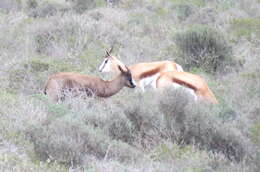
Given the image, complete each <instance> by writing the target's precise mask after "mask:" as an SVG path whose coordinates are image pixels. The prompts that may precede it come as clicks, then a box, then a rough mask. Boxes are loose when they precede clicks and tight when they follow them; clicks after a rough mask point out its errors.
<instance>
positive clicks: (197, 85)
mask: <svg viewBox="0 0 260 172" xmlns="http://www.w3.org/2000/svg"><path fill="white" fill-rule="evenodd" d="M167 86H173V87H174V88H179V87H183V88H184V89H185V90H186V91H188V93H190V94H191V95H193V96H194V98H195V100H196V99H197V98H202V99H204V100H206V101H209V102H211V103H213V104H217V103H218V101H217V99H216V97H215V95H214V94H213V92H212V91H211V90H210V88H209V87H208V84H207V83H206V81H205V80H204V79H203V78H202V77H201V76H199V75H195V74H192V73H188V72H164V73H162V74H161V75H160V76H159V77H158V78H157V80H156V87H155V89H163V88H165V87H167Z"/></svg>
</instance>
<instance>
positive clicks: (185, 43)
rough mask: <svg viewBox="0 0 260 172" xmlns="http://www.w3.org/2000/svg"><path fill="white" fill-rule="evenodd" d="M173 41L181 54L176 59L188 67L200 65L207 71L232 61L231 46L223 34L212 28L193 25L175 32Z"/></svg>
mask: <svg viewBox="0 0 260 172" xmlns="http://www.w3.org/2000/svg"><path fill="white" fill-rule="evenodd" d="M175 42H176V45H177V46H178V49H179V53H180V56H181V58H180V59H178V60H180V61H181V64H184V65H185V67H187V68H188V69H190V68H192V67H200V68H203V69H204V70H206V71H207V72H216V71H217V70H220V69H223V65H225V64H227V63H230V62H231V61H232V58H231V54H232V50H231V47H230V46H229V45H228V43H227V41H226V39H225V38H224V36H223V35H222V34H221V33H219V32H218V31H217V30H215V29H213V28H210V27H202V26H199V27H193V28H191V29H189V30H186V31H184V32H180V33H177V34H176V36H175Z"/></svg>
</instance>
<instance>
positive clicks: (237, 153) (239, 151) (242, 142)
mask: <svg viewBox="0 0 260 172" xmlns="http://www.w3.org/2000/svg"><path fill="white" fill-rule="evenodd" d="M159 106H160V108H161V111H162V112H163V113H164V116H165V120H166V121H165V122H166V125H167V132H168V133H169V135H170V136H171V139H172V141H173V142H177V143H185V144H191V143H195V144H198V145H199V146H200V147H202V148H207V149H209V150H211V151H217V152H222V153H224V154H225V155H226V156H227V157H228V158H230V159H235V160H237V161H241V160H243V159H244V158H245V157H247V156H249V152H248V150H249V147H250V146H249V142H248V139H247V138H245V137H244V136H243V135H242V133H241V132H240V131H239V130H238V129H237V128H235V127H231V126H229V125H228V124H225V123H223V121H221V120H220V119H219V118H218V110H217V109H216V107H215V108H214V106H212V107H211V106H209V105H206V104H203V103H202V102H200V104H197V103H196V102H192V101H190V98H189V97H187V95H186V94H185V93H183V92H180V90H166V91H165V92H164V93H163V94H162V96H161V97H159Z"/></svg>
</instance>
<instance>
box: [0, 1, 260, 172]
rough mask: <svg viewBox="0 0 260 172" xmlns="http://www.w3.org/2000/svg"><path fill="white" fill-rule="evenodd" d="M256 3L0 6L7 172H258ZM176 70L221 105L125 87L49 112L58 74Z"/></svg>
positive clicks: (3, 164)
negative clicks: (194, 77)
mask: <svg viewBox="0 0 260 172" xmlns="http://www.w3.org/2000/svg"><path fill="white" fill-rule="evenodd" d="M259 11H260V1H259V0H208V1H206V0H187V1H184V0H168V1H163V0H117V1H116V0H114V1H112V2H110V3H107V2H106V1H103V0H96V1H94V0H67V1H65V0H1V2H0V42H1V43H0V52H1V53H0V60H1V61H0V62H1V65H0V171H26V172H28V171H131V172H132V171H149V172H150V171H234V172H237V171H259V170H260V165H259V164H260V67H259V65H260V29H259V28H260V12H259ZM112 45H114V46H115V51H114V54H115V55H120V57H121V60H122V61H123V62H125V64H127V65H131V64H135V63H138V62H144V61H156V60H163V59H167V60H174V61H176V62H178V63H179V64H181V65H182V66H183V67H184V70H186V71H189V72H192V73H196V74H198V75H201V76H203V77H204V78H205V79H206V81H207V82H208V84H209V86H210V88H211V89H212V90H213V92H214V93H215V95H216V97H217V98H218V100H219V102H220V103H219V104H218V105H209V104H206V103H203V102H192V101H191V98H190V97H189V96H188V95H186V94H185V93H184V92H183V91H182V90H172V89H170V88H169V89H166V90H165V91H164V92H160V93H155V92H154V91H147V92H145V93H142V92H140V91H139V90H138V89H136V90H130V89H127V88H124V89H123V90H121V91H120V92H119V93H118V94H117V95H115V96H113V97H111V98H108V99H104V100H101V99H93V98H90V99H88V100H81V99H79V98H73V99H68V100H66V101H65V102H64V103H61V104H53V103H51V102H50V101H49V100H48V98H47V97H46V96H44V95H43V94H42V93H41V92H42V88H43V85H44V82H45V81H46V80H47V78H48V76H49V75H51V74H53V73H55V72H61V71H71V72H79V73H84V74H91V75H97V76H100V77H102V78H106V79H108V78H111V76H104V75H101V74H100V73H98V72H97V67H98V65H99V64H100V63H101V61H102V60H103V57H104V55H105V49H106V48H107V49H109V48H110V47H111V46H112Z"/></svg>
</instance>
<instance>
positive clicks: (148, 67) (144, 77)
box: [99, 47, 183, 91]
mask: <svg viewBox="0 0 260 172" xmlns="http://www.w3.org/2000/svg"><path fill="white" fill-rule="evenodd" d="M112 50H113V47H112V48H111V50H110V51H106V56H105V59H104V60H103V62H102V63H101V65H100V66H99V71H100V72H103V73H106V72H114V73H117V72H119V70H118V67H117V66H121V67H122V68H123V67H124V65H123V63H122V62H121V61H120V60H119V59H118V58H116V57H115V56H112V55H111V52H112ZM129 69H130V71H131V73H132V76H133V79H134V80H135V82H136V83H137V86H139V87H140V88H141V89H142V90H143V91H144V90H145V87H146V86H148V85H154V84H155V83H156V82H155V81H156V78H158V76H159V75H160V73H162V72H167V71H183V69H182V67H181V66H180V65H179V64H177V63H175V62H172V61H156V62H148V63H137V64H135V65H132V66H129ZM153 87H155V86H153Z"/></svg>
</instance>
